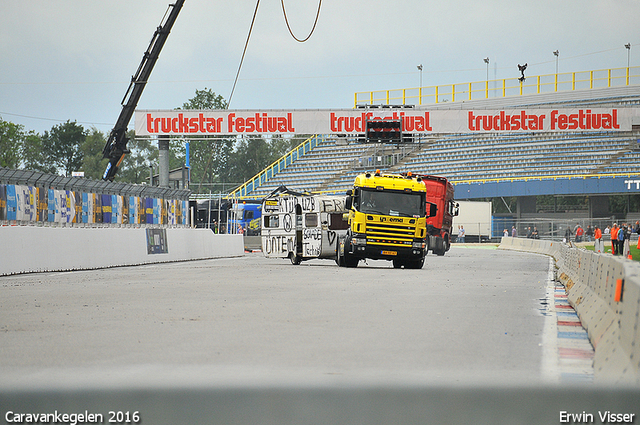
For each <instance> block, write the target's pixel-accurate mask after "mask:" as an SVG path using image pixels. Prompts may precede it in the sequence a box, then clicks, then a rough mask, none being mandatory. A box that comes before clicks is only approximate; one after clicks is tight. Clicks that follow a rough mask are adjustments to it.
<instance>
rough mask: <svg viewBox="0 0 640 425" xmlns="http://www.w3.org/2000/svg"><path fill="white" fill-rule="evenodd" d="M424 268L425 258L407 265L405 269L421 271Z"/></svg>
mask: <svg viewBox="0 0 640 425" xmlns="http://www.w3.org/2000/svg"><path fill="white" fill-rule="evenodd" d="M422 266H424V257H422V258H421V259H419V260H414V261H409V262H407V264H405V266H404V268H405V269H421V268H422Z"/></svg>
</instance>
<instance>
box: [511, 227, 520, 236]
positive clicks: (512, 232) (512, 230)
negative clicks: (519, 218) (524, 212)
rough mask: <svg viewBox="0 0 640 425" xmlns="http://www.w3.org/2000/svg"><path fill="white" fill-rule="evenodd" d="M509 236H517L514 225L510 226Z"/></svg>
mask: <svg viewBox="0 0 640 425" xmlns="http://www.w3.org/2000/svg"><path fill="white" fill-rule="evenodd" d="M511 237H512V238H517V237H518V231H517V230H516V226H511Z"/></svg>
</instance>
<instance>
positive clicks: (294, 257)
mask: <svg viewBox="0 0 640 425" xmlns="http://www.w3.org/2000/svg"><path fill="white" fill-rule="evenodd" d="M289 259H290V260H291V264H293V265H294V266H299V265H300V263H302V258H300V257H299V256H297V255H295V254H294V253H293V252H292V253H291V254H289Z"/></svg>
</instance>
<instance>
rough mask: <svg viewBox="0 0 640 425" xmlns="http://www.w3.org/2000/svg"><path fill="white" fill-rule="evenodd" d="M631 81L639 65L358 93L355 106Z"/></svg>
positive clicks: (636, 80) (639, 79)
mask: <svg viewBox="0 0 640 425" xmlns="http://www.w3.org/2000/svg"><path fill="white" fill-rule="evenodd" d="M632 84H640V67H638V66H634V67H625V68H610V69H599V70H593V71H579V72H564V73H559V74H546V75H537V76H531V77H526V79H525V80H524V81H520V79H519V78H518V77H513V78H503V79H497V80H488V79H487V80H484V81H475V82H470V83H456V84H442V85H437V86H427V87H414V88H406V89H392V90H377V91H369V92H356V93H355V95H354V99H355V100H354V107H357V106H358V105H378V104H383V105H394V104H400V105H409V104H416V105H424V104H433V103H446V102H462V101H469V100H477V99H489V98H500V97H507V96H522V95H528V94H541V93H553V92H559V91H574V90H583V89H596V88H605V87H621V86H628V85H632Z"/></svg>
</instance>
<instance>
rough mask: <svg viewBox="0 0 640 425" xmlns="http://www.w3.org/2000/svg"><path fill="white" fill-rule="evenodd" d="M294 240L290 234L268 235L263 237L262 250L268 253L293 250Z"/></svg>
mask: <svg viewBox="0 0 640 425" xmlns="http://www.w3.org/2000/svg"><path fill="white" fill-rule="evenodd" d="M294 246H295V241H294V240H293V237H291V236H270V237H267V238H264V251H265V253H266V254H268V255H272V254H281V253H287V252H291V251H293V247H294Z"/></svg>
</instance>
